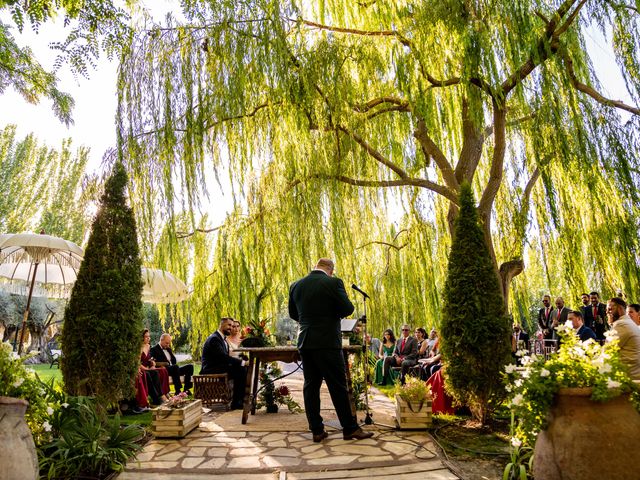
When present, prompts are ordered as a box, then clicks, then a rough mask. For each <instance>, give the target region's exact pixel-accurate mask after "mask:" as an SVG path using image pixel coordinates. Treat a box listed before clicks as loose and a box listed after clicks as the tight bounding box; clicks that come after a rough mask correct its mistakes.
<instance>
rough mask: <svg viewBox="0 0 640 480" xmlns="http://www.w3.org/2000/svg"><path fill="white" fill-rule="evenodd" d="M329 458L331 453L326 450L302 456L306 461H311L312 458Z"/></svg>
mask: <svg viewBox="0 0 640 480" xmlns="http://www.w3.org/2000/svg"><path fill="white" fill-rule="evenodd" d="M328 456H329V452H327V451H326V450H318V451H317V452H312V453H305V454H304V455H302V458H304V459H305V460H310V459H312V458H324V457H328Z"/></svg>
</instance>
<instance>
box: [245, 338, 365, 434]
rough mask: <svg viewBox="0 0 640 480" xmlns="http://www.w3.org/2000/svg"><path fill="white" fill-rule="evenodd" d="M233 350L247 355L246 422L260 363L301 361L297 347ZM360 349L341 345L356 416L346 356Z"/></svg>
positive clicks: (253, 410) (253, 409)
mask: <svg viewBox="0 0 640 480" xmlns="http://www.w3.org/2000/svg"><path fill="white" fill-rule="evenodd" d="M234 351H235V352H240V353H245V354H248V355H249V368H248V369H247V385H246V387H245V391H244V404H243V410H242V423H243V424H245V423H247V419H248V418H249V411H251V415H255V413H256V401H257V399H258V398H257V397H258V380H259V379H260V364H261V363H268V362H284V363H297V362H300V361H301V358H300V352H299V351H298V348H297V347H294V346H283V347H254V348H238V349H236V350H234ZM361 351H362V345H349V346H345V347H342V354H343V355H344V364H345V375H346V377H347V388H348V390H349V403H350V404H351V413H352V414H353V416H354V418H355V416H356V404H355V401H354V398H353V388H352V386H351V372H350V371H349V362H348V357H349V354H350V353H356V352H361Z"/></svg>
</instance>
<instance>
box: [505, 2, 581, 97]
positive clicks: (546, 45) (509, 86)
mask: <svg viewBox="0 0 640 480" xmlns="http://www.w3.org/2000/svg"><path fill="white" fill-rule="evenodd" d="M575 3H576V0H566V1H565V2H564V3H562V5H560V6H559V7H558V9H557V10H556V12H555V13H554V14H553V16H552V17H551V20H549V22H547V27H546V28H545V31H544V34H543V35H542V37H541V38H540V40H539V41H538V45H537V46H536V48H535V51H534V52H533V53H531V54H530V55H529V58H527V60H526V61H525V62H524V63H523V64H522V65H520V67H518V68H517V69H516V71H515V72H513V73H511V75H509V76H507V78H506V79H505V80H504V81H503V82H502V85H501V89H502V94H503V96H504V97H506V96H507V94H508V93H509V92H510V91H511V90H513V89H514V88H515V87H516V85H518V84H519V83H521V82H522V81H523V80H524V79H525V78H527V77H528V76H529V74H531V72H533V70H535V68H536V67H537V66H538V65H541V64H542V63H544V62H545V61H546V60H547V59H548V58H549V57H550V55H551V54H552V53H555V52H557V50H558V47H559V42H558V37H559V36H560V34H561V33H563V32H564V31H566V29H568V28H569V26H570V25H571V23H572V22H573V21H574V20H575V18H576V17H577V12H574V14H575V15H571V16H569V19H568V20H567V21H566V22H565V23H564V24H563V25H562V26H561V27H560V28H559V29H558V31H557V30H556V28H557V26H558V23H559V22H560V21H561V20H562V18H563V17H564V16H565V15H566V14H567V13H568V12H569V10H571V7H572V6H573V5H574V4H575ZM583 3H584V0H583V2H582V3H581V4H580V5H579V6H578V7H577V8H576V10H579V9H580V8H581V6H582V5H583Z"/></svg>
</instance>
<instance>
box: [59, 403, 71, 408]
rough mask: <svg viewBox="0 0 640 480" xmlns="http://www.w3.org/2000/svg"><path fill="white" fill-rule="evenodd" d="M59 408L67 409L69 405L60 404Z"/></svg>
mask: <svg viewBox="0 0 640 480" xmlns="http://www.w3.org/2000/svg"><path fill="white" fill-rule="evenodd" d="M60 406H61V407H62V408H67V407H68V406H69V404H68V403H62V404H60Z"/></svg>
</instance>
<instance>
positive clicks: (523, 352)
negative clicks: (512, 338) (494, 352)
mask: <svg viewBox="0 0 640 480" xmlns="http://www.w3.org/2000/svg"><path fill="white" fill-rule="evenodd" d="M527 353H529V351H528V350H525V349H522V350H518V351H517V352H516V357H524V356H525V355H526V354H527Z"/></svg>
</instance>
